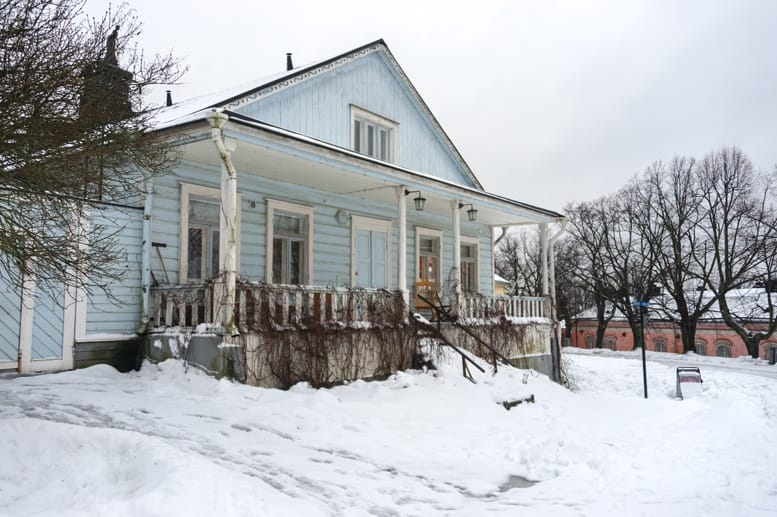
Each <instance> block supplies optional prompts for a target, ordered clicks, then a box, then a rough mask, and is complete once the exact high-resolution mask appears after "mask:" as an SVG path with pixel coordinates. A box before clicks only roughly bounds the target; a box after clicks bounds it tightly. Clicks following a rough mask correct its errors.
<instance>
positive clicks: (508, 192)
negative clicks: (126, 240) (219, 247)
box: [87, 0, 777, 210]
mask: <svg viewBox="0 0 777 517" xmlns="http://www.w3.org/2000/svg"><path fill="white" fill-rule="evenodd" d="M129 3H130V5H131V6H132V7H134V8H135V9H136V10H137V12H138V14H139V16H140V19H141V20H142V21H143V23H144V34H143V36H142V38H141V40H140V43H141V45H142V46H143V47H144V48H145V49H146V50H147V51H151V52H164V51H167V50H170V49H173V50H174V51H175V53H176V54H177V55H179V56H181V57H183V58H184V59H185V62H186V64H188V66H189V72H188V73H187V74H186V76H185V77H184V80H183V81H184V84H181V85H179V86H175V87H174V88H173V95H174V98H175V99H176V100H183V99H184V98H188V97H191V96H195V95H200V94H204V93H208V92H211V91H215V90H219V89H223V88H225V87H229V86H233V85H238V84H241V83H243V82H246V81H250V80H252V79H255V78H259V77H262V76H265V75H269V74H273V73H276V72H279V71H282V70H283V69H284V67H285V53H286V52H293V53H294V62H295V65H302V64H305V63H309V62H312V61H317V60H319V59H322V58H325V57H329V56H331V55H335V54H339V53H341V52H344V51H347V50H349V49H351V48H354V47H357V46H359V45H362V44H364V43H367V42H370V41H373V40H375V39H378V38H383V39H384V40H385V41H386V43H387V44H388V46H389V48H390V49H391V51H392V52H393V53H394V55H395V57H396V58H397V60H398V61H399V63H400V65H401V66H402V67H403V69H404V70H405V72H406V73H407V75H408V76H409V77H410V80H411V81H412V82H413V84H415V86H416V88H417V89H418V91H419V92H420V93H421V96H422V97H423V98H424V100H425V101H426V102H427V104H428V105H429V107H430V108H431V110H432V111H433V112H434V114H435V115H436V116H437V118H438V120H439V121H440V123H441V124H442V126H443V127H444V128H445V130H446V132H447V133H448V135H449V136H450V137H451V139H452V140H453V142H454V143H455V144H456V146H457V147H458V148H459V151H460V152H461V153H462V155H463V156H464V159H465V160H466V161H467V162H468V163H469V165H470V167H472V169H473V170H474V172H475V174H476V175H477V176H478V178H479V179H480V180H481V182H482V183H483V185H484V186H485V188H486V190H488V191H491V192H495V193H499V194H502V195H505V196H508V197H511V198H514V199H517V200H520V201H525V202H528V203H533V204H536V205H540V206H543V207H545V208H550V209H556V210H560V209H561V208H562V207H563V205H564V204H566V203H567V202H570V201H584V200H590V199H593V198H595V197H598V196H600V195H602V194H606V193H609V192H612V191H614V190H616V189H617V188H619V187H620V186H622V185H623V184H625V182H626V181H627V180H628V179H629V178H630V177H631V176H633V175H634V174H635V173H637V172H639V171H642V170H644V169H645V167H647V166H648V165H650V164H651V163H652V162H653V161H655V160H658V159H665V160H667V159H670V158H671V157H672V156H674V155H678V154H681V155H690V156H696V157H700V156H703V155H704V154H705V153H707V152H709V151H712V150H715V149H717V148H719V147H721V146H724V145H737V146H739V147H741V148H742V149H743V150H744V151H745V153H747V154H748V155H749V156H750V157H751V159H752V160H753V162H754V164H755V165H756V167H758V168H761V169H771V168H772V167H773V166H774V165H775V164H777V1H774V0H736V1H735V0H731V1H722V0H693V1H680V0H676V1H675V0H671V1H670V0H656V1H647V0H632V1H629V0H621V1H616V0H596V1H593V0H590V1H588V0H579V1H500V2H497V1H489V0H479V1H467V2H460V1H450V0H449V1H445V2H442V1H441V2H432V1H424V0H415V1H404V0H399V1H384V2H380V1H376V2H365V1H364V0H362V1H350V0H349V1H335V0H330V1H300V0H285V1H280V2H278V1H265V0H256V1H237V0H219V1H213V0H207V1H199V0H164V1H163V2H160V1H159V0H134V1H130V2H129ZM107 4H108V2H107V1H103V0H88V3H87V10H88V11H89V12H92V13H94V12H100V11H101V10H103V9H104V8H105V7H106V6H107ZM160 101H161V99H160Z"/></svg>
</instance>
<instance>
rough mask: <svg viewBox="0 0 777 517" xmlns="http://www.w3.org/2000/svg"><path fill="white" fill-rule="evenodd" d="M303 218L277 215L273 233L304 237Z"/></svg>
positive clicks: (274, 218)
mask: <svg viewBox="0 0 777 517" xmlns="http://www.w3.org/2000/svg"><path fill="white" fill-rule="evenodd" d="M302 229H303V224H302V218H301V217H295V216H293V215H284V214H275V216H274V217H273V232H274V233H277V234H282V235H302Z"/></svg>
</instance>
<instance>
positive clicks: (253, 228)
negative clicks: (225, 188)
mask: <svg viewBox="0 0 777 517" xmlns="http://www.w3.org/2000/svg"><path fill="white" fill-rule="evenodd" d="M214 152H215V150H214ZM182 182H183V183H192V184H196V185H201V186H206V187H210V188H214V189H217V188H219V182H220V170H218V168H216V167H211V168H208V167H205V166H201V165H195V164H191V163H183V164H181V165H180V166H179V167H178V170H177V171H176V174H175V175H168V176H165V177H163V178H160V179H159V180H158V181H157V185H156V188H155V196H154V219H153V236H152V239H151V240H152V241H154V242H163V243H165V244H166V245H167V247H165V248H161V249H160V251H161V252H162V255H163V257H164V262H165V265H166V267H167V270H168V273H169V274H170V281H171V282H172V283H177V282H179V279H178V271H179V245H180V235H181V228H180V184H181V183H182ZM238 193H239V194H240V195H241V205H240V209H241V216H240V219H241V223H240V228H241V241H240V253H241V256H240V275H241V277H242V278H244V279H246V280H253V281H257V280H258V281H261V280H264V279H265V278H264V277H265V264H266V259H267V250H266V242H265V241H266V234H267V219H266V215H267V208H266V201H267V199H279V200H283V201H287V202H290V203H297V204H300V205H305V206H311V207H313V213H314V219H313V228H314V235H313V278H312V279H311V280H310V283H311V284H314V285H328V286H346V285H350V283H351V225H350V222H349V223H346V224H340V223H338V222H337V220H336V218H335V214H336V212H337V211H338V210H340V209H342V210H344V211H345V212H347V213H348V214H351V215H360V216H365V217H372V218H377V219H383V220H389V221H392V234H391V237H390V239H391V256H390V257H389V259H390V263H391V269H390V274H391V286H392V287H395V286H396V285H397V274H398V260H397V250H398V234H399V230H398V226H397V207H396V204H395V203H385V204H381V203H377V202H375V201H370V200H365V199H362V198H358V197H354V196H349V195H346V194H336V193H333V192H324V191H322V190H318V189H312V188H308V187H305V186H301V185H296V184H289V183H283V182H280V181H275V180H270V179H267V178H264V177H261V176H259V175H257V174H255V173H253V172H252V171H242V170H241V171H238ZM252 204H253V206H252ZM407 223H408V232H407V257H408V259H407V265H408V271H407V282H408V283H407V285H409V286H412V285H413V282H414V281H415V277H416V275H417V272H416V264H415V234H414V232H413V228H414V226H422V227H427V228H433V229H440V230H442V231H443V233H444V235H443V268H444V271H443V277H444V278H447V274H448V271H449V270H450V268H451V267H452V266H453V264H452V257H453V234H452V228H453V225H452V221H451V218H450V216H445V215H435V214H432V213H430V212H428V211H423V212H417V211H415V210H414V209H413V208H412V206H411V207H409V209H408V212H407ZM462 234H464V235H470V236H473V237H478V238H479V242H480V278H479V282H480V284H479V285H480V291H481V292H482V293H484V294H490V292H491V280H490V276H491V274H492V268H491V229H490V228H489V227H487V226H481V225H477V224H473V223H469V222H464V221H463V222H462ZM151 263H152V269H153V271H154V274H155V275H156V278H157V280H158V281H160V282H161V281H163V273H162V269H161V264H160V262H159V259H158V257H157V255H156V252H155V251H154V252H153V253H152V257H151Z"/></svg>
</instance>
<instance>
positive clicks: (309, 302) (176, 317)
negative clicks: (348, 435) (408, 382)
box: [146, 281, 551, 388]
mask: <svg viewBox="0 0 777 517" xmlns="http://www.w3.org/2000/svg"><path fill="white" fill-rule="evenodd" d="M223 293H224V285H223V282H207V283H202V284H192V285H180V286H166V287H155V288H154V289H153V292H152V296H153V300H154V305H153V310H152V312H151V318H150V321H149V323H148V331H147V336H146V353H147V355H148V356H149V357H150V358H151V359H152V360H162V359H165V358H167V357H171V356H175V357H181V358H185V359H186V360H187V361H189V362H191V363H193V364H196V365H197V366H199V367H201V368H203V369H205V370H207V371H209V372H211V373H213V374H215V375H227V376H231V377H235V378H237V379H240V380H241V381H243V382H246V383H248V384H254V385H260V386H265V387H279V388H288V387H290V386H292V385H294V384H296V383H298V382H308V383H309V384H311V385H313V386H329V385H333V384H337V383H340V382H344V381H352V380H355V379H364V378H375V377H385V376H387V375H390V374H391V373H394V372H396V371H397V370H402V369H408V368H412V367H416V368H418V367H420V366H419V363H418V361H419V358H420V357H421V356H422V355H423V353H430V350H436V352H434V354H436V353H440V351H441V350H443V349H444V348H445V347H446V346H447V349H446V350H448V352H451V351H452V352H451V353H453V352H455V353H458V354H460V355H461V356H462V361H464V360H465V359H466V358H465V357H464V356H465V353H464V352H462V351H461V349H465V350H469V351H470V352H471V353H474V354H476V355H480V356H481V357H490V356H491V355H493V356H494V358H495V357H496V356H497V355H499V357H502V358H503V359H504V358H508V359H509V360H510V361H511V362H513V363H514V364H519V365H522V366H523V367H525V368H534V369H537V370H539V371H543V372H545V373H548V371H549V363H548V361H547V357H548V349H547V346H548V342H549V339H550V330H551V323H550V320H549V319H548V318H546V316H545V315H546V313H547V300H546V299H545V298H542V297H506V296H505V297H489V296H483V295H480V294H476V293H461V294H460V295H459V299H458V303H457V304H455V306H456V310H458V312H459V314H458V317H457V318H456V320H455V323H446V322H440V321H438V322H437V323H436V324H429V323H428V322H424V320H423V319H422V320H420V321H418V320H416V318H413V317H410V312H409V310H408V309H409V308H408V303H407V300H408V297H407V294H404V293H403V292H402V291H398V290H388V289H374V288H344V287H323V286H298V285H268V284H264V283H257V282H247V281H238V282H237V290H236V294H235V303H234V312H233V313H232V314H231V321H232V324H231V325H229V326H224V325H221V324H220V323H219V322H220V321H223V320H224V318H228V316H227V314H225V312H223V310H224V308H225V307H230V306H231V304H228V303H225V302H224V300H225V296H224V294H223ZM450 307H451V306H450V305H449V306H448V307H447V308H446V309H445V310H446V314H448V315H449V314H451V312H450ZM228 319H229V318H228ZM229 328H232V329H234V330H235V331H237V333H234V334H232V333H230V332H229ZM430 347H431V348H430ZM422 352H423V353H422ZM466 372H467V368H466V364H464V373H465V375H466Z"/></svg>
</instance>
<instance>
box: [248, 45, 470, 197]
mask: <svg viewBox="0 0 777 517" xmlns="http://www.w3.org/2000/svg"><path fill="white" fill-rule="evenodd" d="M351 105H355V106H358V107H360V108H362V109H365V110H367V111H370V112H373V113H375V114H377V115H380V116H382V117H384V118H387V119H390V120H393V121H395V122H397V123H398V124H399V126H398V128H397V131H396V133H395V163H397V164H398V165H401V166H403V167H407V168H410V169H413V170H418V171H423V172H424V173H427V174H431V175H435V176H437V177H439V178H442V179H445V180H448V181H452V182H455V183H458V184H460V185H466V186H474V185H473V183H472V181H471V180H470V179H469V177H468V176H467V174H466V172H464V171H463V170H462V168H461V166H460V165H459V163H458V161H457V160H456V158H455V157H454V155H453V153H452V152H451V150H450V149H449V147H448V146H447V144H446V143H445V142H444V139H443V137H442V135H440V134H439V133H438V132H437V130H436V129H435V128H434V125H433V123H432V120H431V118H430V117H429V115H428V114H427V113H426V111H425V110H424V109H423V107H422V106H421V105H420V104H419V103H418V102H417V101H416V99H415V97H414V96H413V95H412V93H411V91H410V90H409V89H408V87H407V85H406V84H405V83H404V82H403V81H402V80H401V79H400V78H399V76H398V75H397V73H396V71H395V70H394V68H393V66H392V65H390V64H389V62H388V58H387V57H386V56H385V54H384V53H383V52H382V51H377V52H373V53H370V54H367V55H364V56H361V57H359V58H357V59H355V60H353V61H351V62H349V63H346V64H344V65H341V66H339V67H336V68H333V69H331V70H328V71H326V72H324V73H320V74H318V75H316V76H315V77H312V78H309V79H307V80H306V81H303V82H300V83H295V84H294V85H292V86H290V87H288V88H285V89H281V90H279V91H276V92H274V93H272V94H270V95H267V96H264V97H260V98H259V99H258V100H256V101H254V102H252V103H250V104H245V105H242V106H239V107H236V108H235V111H237V112H240V113H243V114H245V115H247V116H250V117H253V118H256V119H258V120H261V121H263V122H268V123H270V124H274V125H277V126H280V127H283V128H286V129H289V130H292V131H296V132H299V133H302V134H304V135H308V136H311V137H313V138H317V139H320V140H323V141H325V142H329V143H332V144H335V145H339V146H341V147H345V148H350V147H351V112H350V109H351V108H350V106H351Z"/></svg>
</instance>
